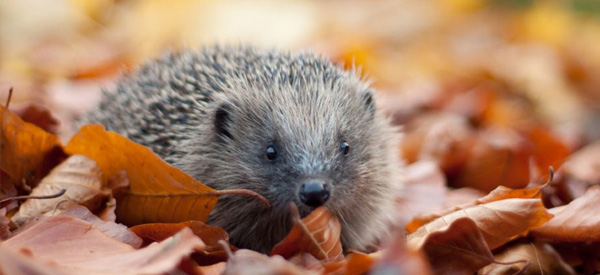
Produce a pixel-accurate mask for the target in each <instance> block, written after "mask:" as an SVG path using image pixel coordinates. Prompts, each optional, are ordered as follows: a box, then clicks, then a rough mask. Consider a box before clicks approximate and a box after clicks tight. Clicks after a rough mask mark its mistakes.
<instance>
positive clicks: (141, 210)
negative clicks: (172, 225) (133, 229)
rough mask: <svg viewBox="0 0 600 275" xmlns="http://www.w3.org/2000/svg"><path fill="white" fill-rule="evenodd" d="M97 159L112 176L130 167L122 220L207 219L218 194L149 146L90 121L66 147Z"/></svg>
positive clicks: (120, 206) (120, 214)
mask: <svg viewBox="0 0 600 275" xmlns="http://www.w3.org/2000/svg"><path fill="white" fill-rule="evenodd" d="M65 151H66V152H68V153H69V154H82V155H85V156H88V157H90V158H91V159H93V160H95V161H96V162H97V163H98V166H100V169H101V170H102V172H103V173H104V179H105V180H108V179H110V178H111V177H113V176H115V175H116V174H117V173H119V172H121V171H122V170H125V171H127V176H128V177H129V188H128V189H125V190H123V191H122V192H121V194H119V195H118V196H117V209H116V214H117V220H118V221H119V222H122V223H125V224H127V225H137V224H142V223H151V222H183V221H188V220H199V221H202V222H204V221H206V220H207V219H208V215H209V213H210V212H211V211H212V209H213V208H214V206H215V204H216V203H217V199H218V196H219V194H217V193H215V192H213V191H214V189H212V188H209V187H208V186H205V185H203V184H201V183H199V182H198V181H196V180H194V179H193V178H192V177H190V176H188V175H186V174H185V173H183V172H182V171H181V170H179V169H177V168H175V167H173V166H171V165H169V164H167V163H166V162H165V161H163V160H162V159H160V157H159V156H157V155H156V154H154V153H153V152H152V151H151V150H150V149H148V148H146V147H144V146H142V145H139V144H137V143H135V142H133V141H131V140H129V139H127V138H125V137H123V136H121V135H119V134H117V133H114V132H108V131H105V130H104V127H102V126H100V125H87V126H84V127H83V128H81V129H80V131H79V132H78V133H77V134H76V135H75V136H74V137H73V138H72V139H71V141H70V142H69V144H67V146H66V147H65Z"/></svg>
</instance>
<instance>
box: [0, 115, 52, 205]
mask: <svg viewBox="0 0 600 275" xmlns="http://www.w3.org/2000/svg"><path fill="white" fill-rule="evenodd" d="M0 151H1V152H2V154H0V170H2V171H3V172H4V173H6V174H7V175H8V178H9V179H8V180H6V179H5V180H3V181H2V186H3V187H2V189H6V188H5V187H4V186H5V185H13V186H17V187H19V186H21V184H22V183H25V185H27V186H29V187H33V186H35V185H36V184H37V183H38V182H39V180H41V179H42V177H43V176H44V175H46V174H47V173H48V171H50V169H52V167H54V166H55V165H56V164H57V163H58V162H59V161H60V159H61V158H62V157H63V156H64V153H63V152H62V149H61V143H60V141H59V140H58V138H57V137H56V136H55V135H53V134H50V133H47V132H45V131H44V130H42V129H40V128H39V127H37V126H35V125H33V124H31V123H27V122H24V121H23V120H22V119H20V118H19V117H18V116H17V115H15V114H14V113H12V112H11V111H9V110H8V109H7V108H5V107H3V106H0ZM3 178H4V177H3ZM21 193H23V194H25V193H24V192H21Z"/></svg>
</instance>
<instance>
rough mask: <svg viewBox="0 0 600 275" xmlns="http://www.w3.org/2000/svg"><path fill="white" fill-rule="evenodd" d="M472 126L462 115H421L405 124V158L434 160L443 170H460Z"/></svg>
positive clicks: (449, 172) (413, 160)
mask: <svg viewBox="0 0 600 275" xmlns="http://www.w3.org/2000/svg"><path fill="white" fill-rule="evenodd" d="M473 138H474V131H473V128H472V127H471V126H470V125H469V124H468V122H467V121H466V119H465V118H464V117H462V116H459V115H455V114H450V113H433V114H426V115H423V116H421V117H419V118H417V119H415V120H414V121H412V122H411V123H409V125H407V130H406V136H405V137H404V138H403V139H402V144H401V148H402V152H403V156H404V158H405V159H406V160H407V161H408V162H409V163H411V162H415V161H418V160H432V161H435V162H436V163H437V164H438V165H439V166H440V167H441V168H442V170H444V172H446V174H449V175H453V174H455V173H456V171H458V170H460V169H461V168H462V167H463V165H464V163H465V162H466V161H467V158H468V157H469V152H470V150H471V148H472V147H473V145H472V143H473V142H472V139H473Z"/></svg>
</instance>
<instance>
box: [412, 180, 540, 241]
mask: <svg viewBox="0 0 600 275" xmlns="http://www.w3.org/2000/svg"><path fill="white" fill-rule="evenodd" d="M543 187H544V186H538V187H534V188H527V189H511V188H508V187H504V186H498V187H497V188H496V189H494V190H493V191H492V192H490V193H489V194H487V195H486V196H484V197H481V198H479V199H476V200H474V201H472V202H469V203H466V204H463V205H458V206H454V207H451V208H448V209H445V210H443V211H440V212H436V213H431V214H425V215H419V216H417V217H415V218H414V219H413V220H412V221H410V223H408V224H407V225H406V231H408V233H412V232H415V231H416V230H417V229H418V228H419V227H421V226H423V225H424V224H426V223H428V222H430V221H433V220H434V219H437V218H439V217H442V216H444V215H448V214H450V213H452V212H455V211H458V210H462V209H465V208H469V207H473V206H476V205H480V204H484V203H488V202H494V201H499V200H505V199H533V198H541V195H542V193H541V189H542V188H543Z"/></svg>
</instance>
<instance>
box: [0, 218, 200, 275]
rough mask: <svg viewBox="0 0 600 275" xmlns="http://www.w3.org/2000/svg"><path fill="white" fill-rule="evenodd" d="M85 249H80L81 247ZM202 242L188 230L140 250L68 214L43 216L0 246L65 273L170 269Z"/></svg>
mask: <svg viewBox="0 0 600 275" xmlns="http://www.w3.org/2000/svg"><path fill="white" fill-rule="evenodd" d="M83 247H84V248H85V249H82V248H83ZM202 247H203V243H202V241H201V240H200V239H198V238H197V237H196V236H194V234H193V233H192V232H191V230H189V229H183V230H182V231H181V232H180V233H178V234H177V235H175V236H173V237H172V238H169V239H166V240H164V241H163V242H161V243H158V244H156V245H152V246H149V247H146V248H143V249H139V250H135V249H134V248H133V247H131V246H130V245H128V244H125V243H122V242H120V241H117V240H115V239H112V238H110V237H109V236H108V235H106V234H104V233H103V232H102V231H100V230H99V229H97V228H96V227H95V226H94V225H92V224H90V223H88V222H86V221H83V220H79V219H75V218H73V217H69V216H55V217H47V218H45V219H42V220H41V221H39V222H36V223H35V224H34V225H32V226H31V227H29V228H27V229H26V230H24V231H23V232H21V233H20V234H18V235H16V236H14V237H12V238H10V239H8V240H7V241H5V242H3V243H2V244H1V245H0V248H7V249H10V250H12V251H19V252H22V253H23V252H25V253H28V254H29V255H31V257H32V258H34V259H35V260H36V261H37V262H43V263H45V264H47V265H52V266H53V267H54V268H56V269H58V270H60V271H62V272H63V273H66V274H149V273H152V274H157V273H167V272H171V271H173V270H174V269H175V268H176V267H177V266H178V265H179V263H180V261H181V260H182V258H183V257H185V256H187V255H189V254H190V253H191V252H192V250H193V249H201V248H202Z"/></svg>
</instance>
